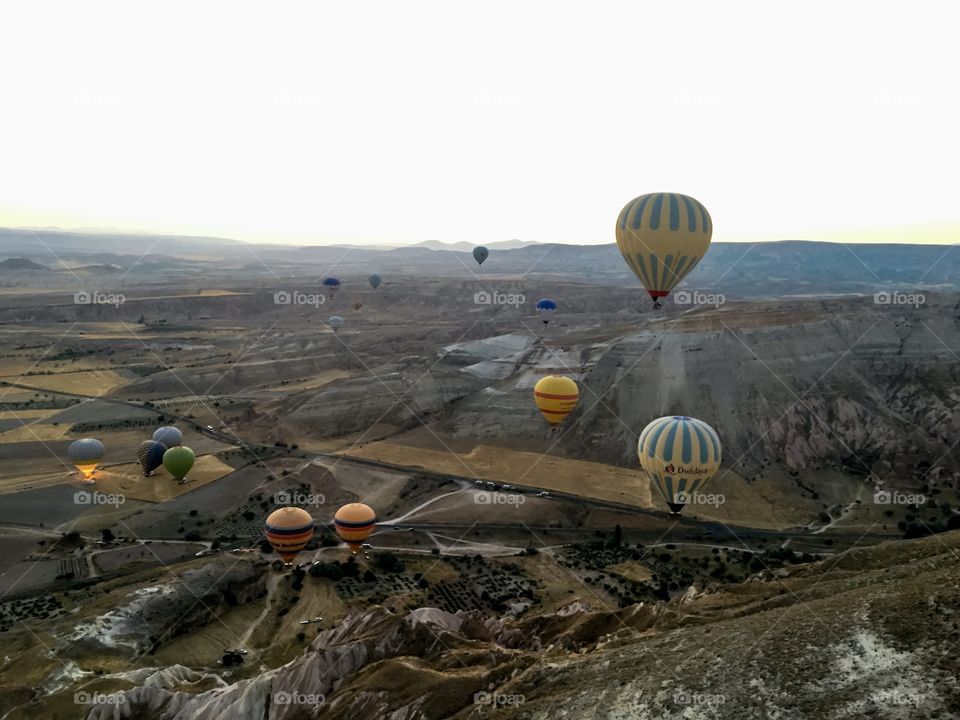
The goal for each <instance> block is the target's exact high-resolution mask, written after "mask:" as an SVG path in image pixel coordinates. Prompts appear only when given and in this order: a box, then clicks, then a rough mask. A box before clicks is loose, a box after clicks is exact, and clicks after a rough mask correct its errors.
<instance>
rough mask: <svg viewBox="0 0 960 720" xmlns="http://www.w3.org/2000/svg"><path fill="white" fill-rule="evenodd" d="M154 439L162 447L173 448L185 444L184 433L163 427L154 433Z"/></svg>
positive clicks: (173, 428)
mask: <svg viewBox="0 0 960 720" xmlns="http://www.w3.org/2000/svg"><path fill="white" fill-rule="evenodd" d="M153 439H154V440H156V441H157V442H158V443H160V444H161V445H166V446H167V447H168V448H172V447H177V445H180V444H181V443H182V442H183V433H182V432H180V431H179V430H178V429H177V428H175V427H170V426H168V427H162V428H159V429H158V430H157V431H156V432H154V433H153Z"/></svg>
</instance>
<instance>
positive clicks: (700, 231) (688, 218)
mask: <svg viewBox="0 0 960 720" xmlns="http://www.w3.org/2000/svg"><path fill="white" fill-rule="evenodd" d="M616 234H617V247H618V248H620V254H621V255H623V259H624V260H626V262H627V265H629V266H630V269H631V270H633V274H634V275H636V276H637V277H638V278H639V279H640V282H641V283H643V286H644V287H645V288H646V289H647V292H648V293H650V297H651V298H653V301H654V306H655V307H659V303H658V302H657V301H658V300H659V299H660V298H663V297H666V296H667V295H669V294H670V291H671V290H673V289H674V288H675V287H676V286H677V284H678V283H679V282H680V281H681V280H683V278H685V277H686V276H687V275H688V274H689V273H690V271H691V270H693V269H694V268H695V267H696V266H697V263H699V262H700V260H701V259H702V258H703V256H704V255H705V254H706V252H707V248H709V247H710V238H711V237H712V236H713V222H712V221H711V220H710V213H708V212H707V209H706V208H705V207H704V206H703V205H702V204H701V203H700V202H698V201H697V200H694V199H693V198H692V197H689V196H687V195H681V194H679V193H650V194H647V195H641V196H640V197H638V198H634V199H633V200H631V201H630V202H628V203H627V204H626V205H625V206H624V208H623V210H621V211H620V217H619V218H617V228H616Z"/></svg>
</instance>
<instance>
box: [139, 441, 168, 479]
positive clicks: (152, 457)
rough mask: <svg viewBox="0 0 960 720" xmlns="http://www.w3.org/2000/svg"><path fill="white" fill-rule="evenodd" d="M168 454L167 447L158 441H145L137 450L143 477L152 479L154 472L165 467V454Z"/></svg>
mask: <svg viewBox="0 0 960 720" xmlns="http://www.w3.org/2000/svg"><path fill="white" fill-rule="evenodd" d="M165 452H167V446H166V445H164V444H163V443H158V442H157V441H156V440H144V441H143V442H142V443H140V447H139V448H137V461H138V462H139V463H140V467H141V468H143V476H144V477H150V476H151V475H153V471H154V470H156V469H157V468H158V467H160V466H161V465H163V454H164V453H165Z"/></svg>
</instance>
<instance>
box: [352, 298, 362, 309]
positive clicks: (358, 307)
mask: <svg viewBox="0 0 960 720" xmlns="http://www.w3.org/2000/svg"><path fill="white" fill-rule="evenodd" d="M362 307H363V303H362V302H360V301H359V300H357V301H356V302H355V303H354V304H353V309H354V310H359V309H360V308H362Z"/></svg>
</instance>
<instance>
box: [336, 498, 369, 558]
mask: <svg viewBox="0 0 960 720" xmlns="http://www.w3.org/2000/svg"><path fill="white" fill-rule="evenodd" d="M376 524H377V514H376V513H375V512H374V511H373V508H371V507H370V506H369V505H364V504H363V503H349V504H348V505H344V506H343V507H342V508H340V509H339V510H337V514H336V515H335V516H334V518H333V526H334V528H335V529H336V531H337V535H339V536H340V539H341V540H343V541H344V542H345V543H346V544H347V545H348V546H349V547H350V549H351V550H353V552H354V553H357V552H359V551H360V548H361V547H362V546H363V541H364V540H366V539H367V538H368V537H370V535H371V533H373V529H374V527H375V526H376Z"/></svg>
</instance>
